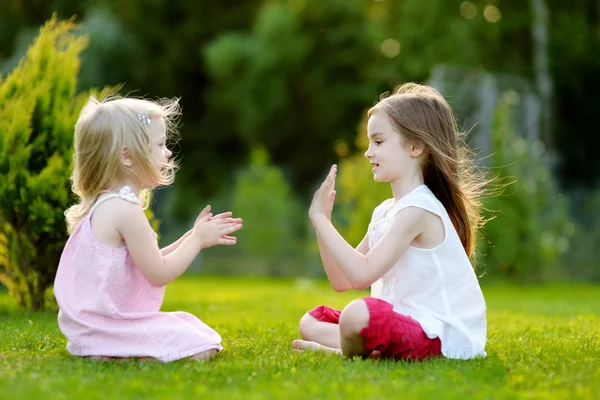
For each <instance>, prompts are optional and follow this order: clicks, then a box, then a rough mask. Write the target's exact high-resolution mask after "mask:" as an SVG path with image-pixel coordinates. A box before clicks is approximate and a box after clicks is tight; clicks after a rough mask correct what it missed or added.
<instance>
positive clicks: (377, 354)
mask: <svg viewBox="0 0 600 400" xmlns="http://www.w3.org/2000/svg"><path fill="white" fill-rule="evenodd" d="M369 358H370V359H371V360H379V359H380V358H381V352H380V351H379V350H373V351H372V352H371V354H369Z"/></svg>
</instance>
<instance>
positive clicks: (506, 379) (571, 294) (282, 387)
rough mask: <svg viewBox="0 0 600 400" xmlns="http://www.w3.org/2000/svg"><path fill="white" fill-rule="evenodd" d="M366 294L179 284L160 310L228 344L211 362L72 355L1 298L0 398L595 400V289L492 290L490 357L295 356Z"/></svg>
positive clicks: (248, 282) (49, 320)
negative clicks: (308, 333)
mask: <svg viewBox="0 0 600 400" xmlns="http://www.w3.org/2000/svg"><path fill="white" fill-rule="evenodd" d="M365 294H366V293H356V292H353V293H343V294H336V293H334V292H333V291H332V290H331V289H329V287H328V286H327V284H326V283H325V282H320V281H319V282H317V281H310V280H279V281H273V280H260V279H241V278H235V279H232V278H184V279H181V280H179V281H178V282H176V283H174V284H172V285H170V286H169V288H168V289H167V295H166V300H165V304H164V307H163V309H164V310H168V311H170V310H184V311H189V312H191V313H194V314H195V315H197V316H198V317H200V318H201V319H202V320H204V321H205V322H207V323H208V324H209V325H211V326H213V327H214V328H215V329H216V330H217V331H219V333H220V334H221V336H222V337H223V338H224V341H223V345H224V347H225V351H224V352H222V353H221V354H220V355H219V356H218V357H217V359H216V360H214V361H211V362H208V363H199V362H186V361H180V362H176V363H172V364H159V363H147V362H146V363H143V362H136V361H128V362H124V363H116V362H110V363H97V362H93V361H89V360H84V359H78V358H74V357H71V356H69V354H68V353H67V352H66V350H65V339H64V338H63V337H62V336H61V334H60V331H59V330H58V327H57V324H56V315H55V313H52V312H46V313H36V314H26V313H22V312H20V311H18V310H17V309H16V308H15V307H14V305H13V304H12V302H11V301H10V299H9V298H8V296H7V295H6V293H0V398H2V399H4V398H11V399H26V398H46V397H50V398H53V399H61V398H64V399H66V398H86V399H95V398H97V399H101V398H102V399H103V398H119V399H129V398H131V399H133V398H168V399H172V398H181V399H191V398H198V399H227V398H240V399H241V398H243V399H286V400H291V399H369V398H372V399H382V398H394V399H403V398H413V397H414V398H420V399H423V398H425V399H427V398H433V399H446V398H448V399H451V398H459V399H472V398H544V399H545V398H573V399H579V398H584V399H585V398H589V399H598V398H600V368H599V367H600V301H599V298H600V296H599V295H600V287H598V286H587V285H554V286H546V287H531V288H518V287H500V286H498V287H489V288H485V289H484V294H485V296H486V299H487V302H488V331H489V340H488V346H487V352H488V357H487V358H486V359H478V360H471V361H455V360H432V361H426V362H422V363H406V362H398V363H395V362H391V361H372V360H361V359H354V360H346V359H342V358H341V357H337V356H334V355H325V354H296V353H293V352H292V351H291V349H290V343H291V341H292V340H293V339H295V338H297V337H298V331H297V321H298V320H299V318H300V317H301V316H302V314H303V313H304V312H305V311H306V310H307V309H308V308H311V307H313V306H315V305H318V304H321V303H327V304H330V305H332V306H335V307H340V308H341V307H343V305H344V304H346V303H347V302H348V301H350V300H351V299H353V298H356V297H361V296H362V295H365Z"/></svg>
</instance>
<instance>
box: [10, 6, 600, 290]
mask: <svg viewBox="0 0 600 400" xmlns="http://www.w3.org/2000/svg"><path fill="white" fill-rule="evenodd" d="M53 15H56V18H57V21H66V20H70V19H72V18H73V21H74V22H75V23H76V24H77V26H75V27H72V29H69V30H68V35H71V36H73V40H75V38H82V40H83V39H84V42H85V46H83V48H82V49H81V51H75V52H73V51H71V53H69V54H73V55H74V58H73V59H72V60H71V61H69V63H70V64H69V65H74V64H76V68H70V69H66V70H65V71H64V73H62V74H58V73H49V74H48V75H47V76H46V77H45V78H44V79H43V80H45V81H46V82H50V83H52V84H58V85H59V86H60V84H59V83H60V82H62V81H63V80H68V81H69V82H70V81H73V82H75V83H74V85H75V86H74V87H73V90H72V91H62V92H60V93H58V94H57V96H62V97H63V100H60V101H59V100H57V98H56V96H55V97H52V100H51V101H50V100H49V101H50V103H49V104H50V106H49V107H47V110H46V111H47V113H49V114H52V115H53V118H54V119H55V120H56V121H54V122H52V121H51V120H48V121H49V122H48V123H50V124H54V125H60V126H61V127H63V128H64V129H67V130H66V132H68V127H69V126H72V125H71V124H72V118H73V116H74V115H75V116H76V114H77V110H76V108H77V104H79V103H77V102H78V101H79V102H80V97H78V96H81V95H85V94H86V93H88V91H90V90H93V91H100V90H102V88H104V87H107V86H108V87H113V88H114V87H119V88H120V89H119V93H120V94H123V95H133V96H146V97H150V98H154V97H181V103H182V106H183V119H182V124H181V127H180V133H181V140H180V141H179V142H178V143H177V145H176V146H175V148H174V151H175V153H176V155H177V157H178V158H179V159H180V161H181V165H182V168H181V170H180V171H179V172H178V175H177V182H176V183H175V184H174V185H173V186H172V187H169V188H162V189H159V190H157V191H156V193H155V196H154V202H153V207H152V209H153V211H154V213H155V214H156V217H157V218H158V219H159V220H160V234H161V243H162V244H167V243H169V242H170V241H172V240H174V239H176V238H177V237H178V235H180V234H182V233H183V232H184V231H185V230H186V229H187V228H189V226H190V225H191V224H192V223H193V221H194V219H195V217H196V215H197V213H198V212H199V211H200V210H201V209H202V208H203V206H204V205H205V204H206V203H210V204H211V205H212V206H213V208H214V209H216V210H217V211H224V210H226V209H231V210H232V211H233V212H234V213H235V214H236V215H238V216H240V217H242V218H244V219H245V221H246V226H245V229H244V231H243V232H241V233H240V235H239V241H238V243H239V244H238V245H237V246H236V247H235V248H217V249H211V250H209V251H206V252H203V253H202V255H201V256H200V257H199V258H198V260H197V262H196V263H195V264H194V266H193V268H192V269H191V272H192V273H193V272H202V273H211V274H268V275H276V276H280V275H297V276H306V275H310V276H320V275H322V270H321V267H320V264H319V258H318V252H317V248H316V242H315V239H314V233H313V232H312V231H311V229H309V225H310V224H309V222H308V220H307V217H306V211H307V207H308V203H309V201H310V198H311V197H312V193H313V190H314V189H315V188H316V186H317V185H318V184H319V183H320V180H321V179H322V178H323V177H324V174H325V172H326V171H327V170H328V168H329V166H330V165H331V164H332V163H339V164H340V173H339V182H338V205H337V207H336V209H335V210H334V214H335V215H334V219H335V222H336V225H337V226H338V227H339V229H340V231H341V232H342V233H343V234H344V235H345V237H347V238H348V239H349V241H350V242H351V243H352V244H356V243H358V241H359V240H360V239H361V238H362V236H363V235H364V232H365V230H366V226H367V223H368V221H369V219H370V216H371V212H372V209H373V207H374V206H375V205H377V204H378V203H379V202H381V201H382V200H383V199H385V198H387V197H389V196H390V195H391V191H390V189H389V187H388V185H381V184H375V183H374V182H373V181H372V174H371V173H370V170H369V168H368V164H367V161H366V160H365V159H364V158H363V156H362V153H363V152H364V150H365V148H366V141H365V135H366V131H365V112H366V110H367V109H368V108H369V107H370V106H371V105H373V103H375V102H376V101H377V99H378V97H379V95H380V93H382V92H385V91H391V90H393V89H394V88H395V87H396V86H398V85H400V84H402V83H404V82H407V81H417V82H424V83H428V84H431V85H433V86H434V87H436V88H437V89H438V90H440V91H441V93H442V94H443V95H444V96H445V97H446V98H447V99H448V101H449V102H450V103H451V105H452V106H453V107H454V109H455V111H456V114H457V118H458V121H459V125H460V126H461V127H462V129H464V130H465V131H468V132H469V138H470V143H471V145H472V147H473V149H474V151H476V152H477V154H478V156H479V157H480V158H481V161H480V162H481V164H482V166H483V167H486V168H490V171H491V172H492V173H498V174H500V175H501V176H503V177H506V178H509V179H512V180H514V181H515V184H514V185H512V186H511V187H510V188H509V189H508V190H507V191H506V192H505V193H504V195H503V196H500V197H496V198H491V199H489V200H488V201H487V204H486V205H487V208H488V209H489V211H488V212H489V215H488V217H491V218H493V219H492V220H491V221H490V222H489V224H488V226H487V228H486V230H485V232H484V234H483V235H482V238H481V241H480V244H479V254H480V256H479V257H478V266H477V269H478V271H479V272H480V275H481V276H482V283H484V284H485V283H492V282H496V281H498V280H509V281H513V282H518V283H527V282H544V281H549V280H559V279H580V280H591V281H599V280H600V268H599V265H598V264H599V263H598V259H599V256H600V251H599V250H598V246H597V243H600V191H599V190H598V189H599V183H600V179H599V174H598V171H599V170H600V158H599V157H596V156H595V154H594V153H595V151H596V149H597V148H598V147H599V146H600V135H599V134H598V133H599V132H598V127H597V126H598V125H597V122H596V114H597V110H599V109H600V96H597V95H596V94H597V91H598V90H599V89H600V79H598V78H599V74H600V58H599V57H598V54H600V22H599V21H600V1H599V0H574V1H570V2H565V1H563V0H528V1H518V2H516V1H507V0H471V1H460V0H327V1H320V0H226V1H213V0H199V1H196V2H191V1H187V0H185V1H184V0H172V1H168V2H165V1H160V0H145V1H141V0H130V1H127V2H123V1H116V0H95V1H89V0H79V1H77V0H48V1H40V0H0V73H1V74H2V78H1V79H2V80H0V91H1V90H2V89H1V88H2V87H6V86H7V84H6V82H7V80H10V79H16V78H14V76H15V71H16V67H17V65H18V64H19V62H20V61H21V60H24V59H25V58H26V53H27V49H28V48H30V46H32V44H33V43H34V40H35V38H36V37H38V35H39V34H40V27H41V26H43V25H44V24H45V23H46V22H47V21H49V20H51V18H52V16H53ZM48 34H50V33H48ZM39 40H40V41H41V38H40V39H39ZM77 43H79V42H77ZM82 43H83V42H82ZM44 46H45V47H46V48H47V47H48V46H49V47H52V44H46V45H44ZM78 46H81V45H79V44H78ZM46 50H47V49H46ZM40 51H41V50H40ZM52 51H55V52H60V51H61V48H60V46H58V45H56V44H55V46H54V50H52ZM52 51H51V52H52ZM75 53H76V54H75ZM48 57H50V56H48ZM30 61H31V60H30ZM21 62H23V61H21ZM50 72H52V71H50ZM11 74H12V75H11ZM11 76H12V77H13V78H11ZM19 79H24V81H23V82H24V83H23V86H22V89H23V90H24V92H28V91H29V90H34V89H35V90H37V92H36V93H38V92H39V91H40V90H41V91H42V92H43V91H44V90H52V89H40V87H41V84H40V82H39V81H36V80H34V79H33V78H31V79H29V78H26V77H25V78H19ZM57 82H58V83H57ZM48 85H50V84H48ZM50 86H52V85H50ZM6 93H8V94H6V95H4V96H1V95H0V128H1V130H2V132H1V133H0V134H1V135H3V140H4V142H3V143H4V147H0V150H2V149H4V151H3V152H2V151H0V156H1V157H2V160H0V178H1V179H2V180H4V181H5V182H9V181H11V180H12V181H13V182H14V179H16V178H15V176H16V175H18V173H17V171H16V169H19V168H20V169H28V168H32V166H31V163H27V162H25V163H21V164H18V163H15V162H12V161H11V160H13V159H17V158H18V157H17V155H16V154H15V153H14V151H13V150H14V149H13V148H11V147H9V146H8V144H7V143H9V139H7V138H9V137H13V138H14V137H23V138H24V137H25V136H26V137H28V138H29V139H28V140H30V141H34V140H35V138H36V137H38V136H39V134H41V133H43V132H45V131H44V130H43V129H41V128H39V127H38V125H36V121H38V120H39V119H41V118H44V115H43V112H44V109H42V115H40V113H38V112H31V113H29V114H27V115H25V116H23V118H24V121H26V122H27V121H29V124H27V123H24V124H25V125H24V127H21V128H19V129H21V131H19V130H15V128H14V127H13V128H9V125H10V121H12V120H13V118H14V116H13V114H11V113H9V112H8V111H6V110H9V109H14V108H15V104H16V102H17V98H19V99H20V100H18V101H27V100H26V99H25V100H24V98H23V96H21V97H18V96H16V95H15V94H14V93H12V92H6ZM29 97H30V100H29V101H30V102H34V103H35V101H37V100H34V99H33V97H32V96H29ZM38 97H39V96H38ZM42 97H43V96H42ZM63 103H68V104H69V107H71V108H70V110H72V112H71V111H69V112H66V111H64V112H63V114H64V115H63V116H60V115H59V114H58V113H57V112H54V111H52V110H53V109H54V108H58V107H59V106H60V104H63ZM32 104H33V103H31V104H29V106H32ZM35 104H38V103H35ZM55 106H56V107H55ZM11 107H12V108H11ZM63 108H64V106H63ZM48 110H49V111H48ZM13 125H14V124H13ZM54 125H53V126H54ZM65 127H66V128H65ZM63 128H61V129H63ZM9 132H12V133H9ZM19 132H20V133H19ZM61 132H62V131H61ZM19 135H20V136H19ZM23 135H25V136H23ZM57 135H58V134H57ZM58 137H64V132H63V133H61V134H60V135H59V136H58ZM61 140H62V139H61ZM69 140H70V139H69V138H66V139H64V141H63V143H65V145H66V146H68V145H69V144H70V142H69ZM11 143H12V142H11ZM38 144H39V143H38ZM25 147H26V146H25ZM57 151H58V150H57ZM61 151H63V153H61V154H63V156H64V149H63V150H61ZM46 156H47V157H48V159H49V158H50V157H51V154H46ZM64 157H66V158H65V159H68V157H69V155H68V154H67V155H66V156H64ZM36 168H38V172H39V170H41V167H39V166H38V167H36ZM36 173H37V172H36ZM48 176H49V175H48ZM51 176H52V177H53V179H54V181H53V182H51V184H52V185H54V186H56V187H65V188H66V187H68V182H66V181H65V174H64V173H60V174H58V173H57V174H51ZM9 186H10V185H9V184H8V183H7V184H6V185H4V186H0V188H2V189H0V190H1V193H0V197H2V198H3V199H5V200H4V201H3V203H2V208H1V209H0V212H1V213H2V214H0V225H1V227H2V230H1V231H0V273H3V274H4V275H6V271H7V270H8V269H9V267H10V266H11V265H12V267H13V268H14V266H15V263H18V261H17V260H16V259H15V258H14V257H13V256H11V254H13V253H14V252H15V251H17V250H18V249H17V248H18V246H17V247H15V246H16V245H15V243H16V242H14V241H13V242H11V240H10V239H9V237H8V236H10V235H9V232H13V231H14V229H15V228H14V227H15V224H14V221H15V220H16V219H18V218H17V217H18V216H19V215H21V216H23V215H24V213H25V215H28V214H27V212H28V211H26V210H25V211H24V209H18V210H17V209H16V208H15V207H14V204H16V203H15V202H14V201H13V200H11V201H8V200H6V199H8V198H9V196H8V194H7V193H8V192H7V190H9V189H8V187H9ZM13 186H14V185H13ZM11 187H12V186H11ZM13 189H14V188H13ZM46 191H47V190H46ZM14 193H17V192H14ZM14 193H13V194H14ZM39 193H40V196H41V197H40V198H43V199H45V200H44V201H46V200H48V196H49V195H47V196H46V195H45V194H44V193H45V191H44V190H40V191H39ZM61 193H62V192H61ZM15 196H16V198H19V199H20V200H21V201H25V202H27V201H29V200H27V199H29V197H27V196H29V195H26V194H22V195H20V194H18V193H17V194H15ZM19 196H21V197H22V198H21V197H19ZM23 196H24V197H23ZM32 196H34V195H32ZM44 196H46V197H44ZM34 197H35V196H34ZM63 197H64V196H63ZM43 199H42V200H43ZM69 201H72V199H71V200H68V199H65V200H64V201H61V202H56V201H54V202H52V201H50V202H48V201H46V202H47V203H48V204H51V206H48V207H54V210H53V211H52V212H48V213H47V214H48V215H52V217H51V218H52V219H51V221H50V222H48V221H45V222H44V223H45V224H46V225H44V226H46V228H44V229H46V230H54V231H55V233H56V234H55V235H53V236H52V235H51V236H52V237H53V242H52V244H39V246H54V247H56V246H58V247H62V245H63V244H64V240H66V234H65V227H64V223H63V221H60V218H59V219H58V220H57V218H56V215H57V210H58V213H59V214H60V212H61V211H60V210H62V209H63V207H64V206H65V205H67V203H68V202H69ZM41 209H42V208H40V210H41ZM41 218H42V219H43V217H41ZM49 218H50V217H49ZM25 220H27V218H25ZM38 222H39V221H38ZM38 222H32V221H29V222H25V223H23V224H21V225H20V228H19V229H21V234H22V235H30V233H31V232H33V231H35V230H36V229H39V227H38V226H37V225H35V224H37V223H38ZM27 237H29V236H27ZM38 250H39V249H38ZM11 252H13V253H11ZM38 253H40V254H43V253H44V252H43V251H42V250H39V251H38ZM32 254H33V253H32ZM53 257H54V258H53ZM46 261H47V265H49V267H48V266H46V267H44V268H45V270H46V271H47V272H45V273H46V274H50V275H51V276H52V274H53V268H55V266H56V264H57V262H58V259H56V255H54V256H52V257H48V258H46ZM19 268H20V267H19ZM2 271H4V272H2ZM54 271H55V269H54ZM7 279H8V278H7ZM38 281H39V279H37V281H36V282H38ZM36 284H37V283H36Z"/></svg>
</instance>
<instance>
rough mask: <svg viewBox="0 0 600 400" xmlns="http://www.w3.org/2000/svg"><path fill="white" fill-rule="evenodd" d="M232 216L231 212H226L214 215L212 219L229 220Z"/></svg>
mask: <svg viewBox="0 0 600 400" xmlns="http://www.w3.org/2000/svg"><path fill="white" fill-rule="evenodd" d="M232 215H233V213H232V212H231V211H227V212H224V213H221V214H217V215H215V216H214V217H213V218H212V219H220V218H229V217H231V216H232Z"/></svg>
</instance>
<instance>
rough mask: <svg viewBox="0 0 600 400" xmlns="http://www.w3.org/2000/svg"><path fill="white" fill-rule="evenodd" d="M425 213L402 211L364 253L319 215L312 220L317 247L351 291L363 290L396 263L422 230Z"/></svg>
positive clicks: (412, 209)
mask: <svg viewBox="0 0 600 400" xmlns="http://www.w3.org/2000/svg"><path fill="white" fill-rule="evenodd" d="M426 212H427V211H425V210H423V209H421V208H417V207H407V208H405V209H402V210H400V211H399V212H398V214H396V216H395V217H394V219H393V221H392V224H391V226H390V228H389V229H388V231H387V232H386V234H385V235H384V236H383V238H381V240H380V241H379V242H378V243H377V245H375V247H373V248H372V249H370V250H369V251H368V252H367V254H361V253H360V252H359V251H358V250H357V249H353V248H352V247H351V246H350V245H349V244H348V243H347V242H346V241H345V240H344V239H343V238H342V237H341V236H340V234H339V233H338V231H337V230H336V229H335V228H334V226H333V225H332V224H331V222H330V221H329V220H328V219H327V218H325V217H324V216H322V215H318V216H316V218H313V224H314V226H315V229H316V230H317V235H318V236H319V237H320V238H321V242H320V243H321V245H322V246H323V247H324V248H326V251H328V252H329V254H330V255H331V258H332V260H333V262H335V263H336V265H337V266H338V267H339V269H340V270H341V271H342V273H343V274H344V275H345V277H346V278H347V279H348V282H349V283H350V285H351V286H352V287H353V288H354V289H359V290H360V289H365V288H367V287H368V286H370V285H371V284H372V283H373V282H375V281H376V280H377V279H379V278H381V277H382V276H383V275H384V274H385V273H386V272H387V271H388V270H389V269H390V268H392V266H393V265H394V264H395V263H396V261H398V259H399V258H400V257H401V256H402V254H403V253H404V252H405V251H406V249H407V248H408V246H409V245H410V243H411V242H412V241H413V240H414V239H415V238H416V237H417V236H418V235H419V234H421V233H422V231H423V229H422V228H423V222H422V221H423V217H424V216H425V214H424V213H426Z"/></svg>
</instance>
